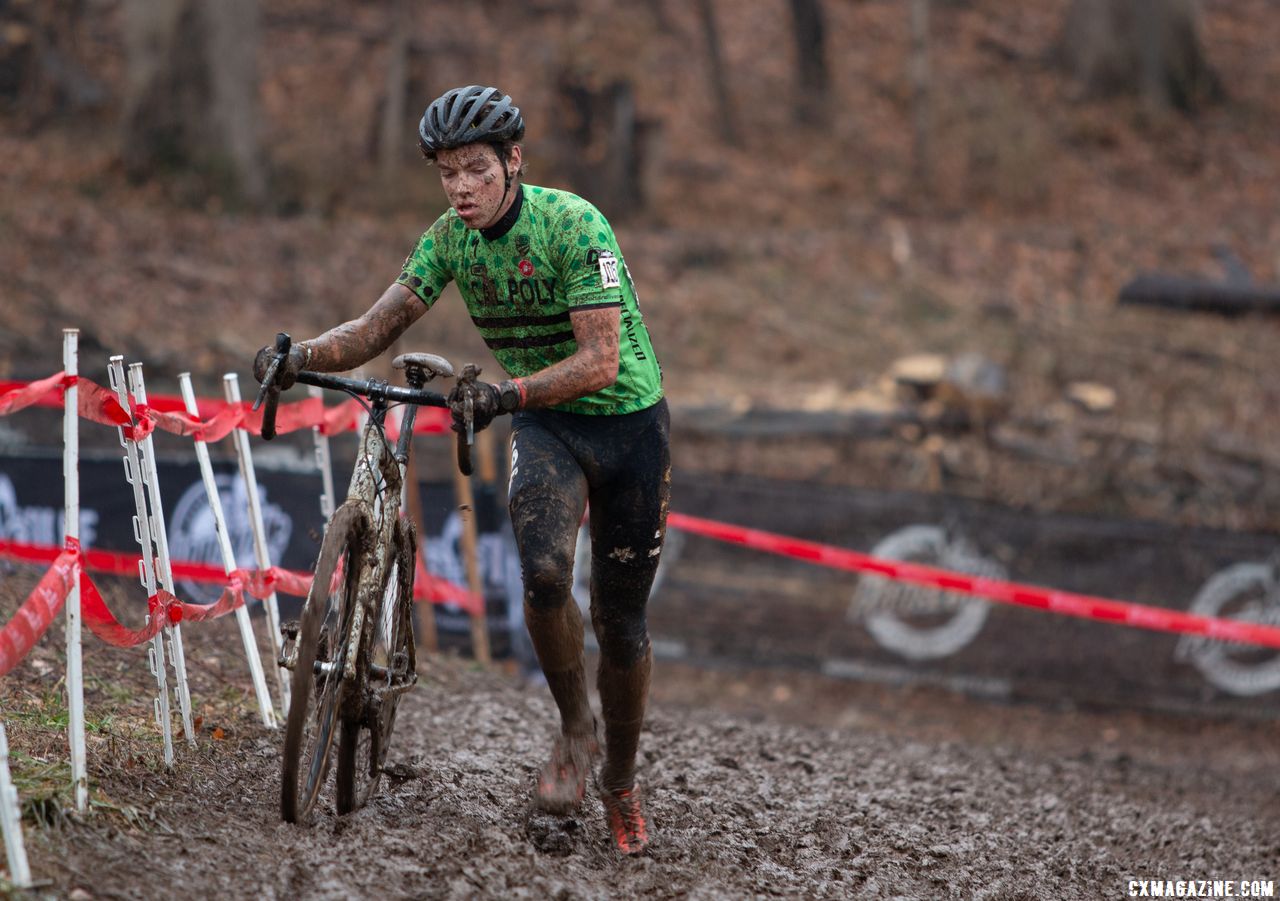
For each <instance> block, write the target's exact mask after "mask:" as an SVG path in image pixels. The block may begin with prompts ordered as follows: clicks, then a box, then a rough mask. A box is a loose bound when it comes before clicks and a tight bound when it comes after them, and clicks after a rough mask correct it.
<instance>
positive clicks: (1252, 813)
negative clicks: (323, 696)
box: [0, 570, 1280, 901]
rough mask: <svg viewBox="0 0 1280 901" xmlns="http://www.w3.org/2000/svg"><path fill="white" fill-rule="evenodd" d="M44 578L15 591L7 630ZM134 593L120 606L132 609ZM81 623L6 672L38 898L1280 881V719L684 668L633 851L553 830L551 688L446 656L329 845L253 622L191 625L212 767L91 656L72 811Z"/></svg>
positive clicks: (107, 657)
mask: <svg viewBox="0 0 1280 901" xmlns="http://www.w3.org/2000/svg"><path fill="white" fill-rule="evenodd" d="M34 578H35V576H34V574H33V573H28V572H26V571H25V570H15V571H10V572H9V573H8V574H7V575H6V576H5V578H4V579H3V580H2V581H0V592H2V593H3V604H0V610H3V612H4V613H5V615H6V616H7V614H8V612H9V611H10V610H11V609H12V607H13V604H14V602H15V598H17V597H20V596H22V593H23V591H24V586H28V585H29V584H30V583H31V582H32V581H33V580H34ZM130 592H132V589H127V590H126V589H124V588H118V589H115V590H112V589H109V602H110V603H112V604H113V605H115V606H117V609H122V610H124V611H127V610H129V609H130V608H129V607H128V604H129V600H128V598H129V596H130ZM57 633H58V628H57V627H55V629H54V630H53V631H52V632H51V633H50V635H49V636H47V637H46V639H45V641H44V642H43V643H42V644H41V645H40V647H39V648H38V649H37V651H36V652H35V654H33V656H32V657H31V658H29V659H28V660H27V662H26V663H24V664H23V665H22V666H21V667H19V668H18V669H17V670H15V671H14V672H13V673H12V674H10V675H9V676H8V677H6V679H5V681H4V683H3V684H4V689H5V690H4V700H3V705H4V708H5V711H4V718H5V721H6V725H7V727H8V729H9V733H10V745H11V747H12V749H13V751H14V762H13V767H14V772H15V778H16V779H17V781H18V785H19V789H20V791H21V792H22V796H23V801H24V803H25V805H26V811H27V819H26V830H27V833H26V834H27V848H28V853H29V855H30V857H31V864H32V869H33V872H34V873H35V875H36V878H38V879H40V880H44V882H45V884H44V886H43V888H41V889H40V890H39V894H41V895H48V896H54V897H74V898H80V899H83V898H91V897H92V898H138V897H142V898H152V897H171V896H173V895H175V894H179V893H187V892H191V891H199V892H201V893H202V894H209V895H217V896H225V897H262V898H347V897H383V898H475V897H480V898H544V897H553V898H603V897H628V896H631V897H659V898H663V897H696V898H742V897H762V896H783V897H829V898H843V897H858V898H988V899H1006V901H1008V899H1022V898H1028V899H1029V898H1041V897H1053V898H1119V897H1126V896H1127V891H1128V888H1127V886H1128V880H1129V879H1133V878H1153V877H1160V878H1170V879H1178V878H1219V879H1240V878H1246V879H1275V878H1277V877H1280V873H1277V869H1280V867H1278V866H1277V863H1276V861H1277V860H1280V804H1277V801H1280V791H1278V789H1277V777H1276V775H1275V774H1276V772H1277V764H1278V763H1280V742H1278V741H1277V738H1280V729H1278V728H1277V724H1276V723H1275V722H1274V721H1267V720H1246V719H1235V720H1218V721H1215V720H1209V719H1205V718H1195V719H1193V718H1179V717H1173V716H1169V715H1157V714H1137V713H1132V712H1124V711H1109V712H1108V711H1087V710H1080V709H1069V708H1063V709H1056V710H1055V709H1048V708H1045V707H1043V706H1029V705H994V704H991V703H990V702H979V701H975V700H972V699H967V698H964V697H962V696H959V695H954V694H950V693H947V692H943V691H940V690H937V689H926V688H913V689H905V688H891V687H885V686H869V685H857V684H853V683H844V682H838V681H833V680H829V679H824V678H822V677H820V676H817V675H813V674H797V673H784V672H780V671H769V670H754V671H748V670H724V669H720V670H716V669H709V668H699V667H693V666H686V665H675V664H660V665H659V668H658V670H657V673H656V677H655V684H654V690H653V705H652V713H651V717H650V720H649V724H648V727H647V731H646V734H645V737H644V744H643V750H642V753H643V763H642V768H641V774H640V775H641V779H642V781H643V784H644V786H645V787H646V790H647V792H648V798H649V810H650V814H651V821H652V822H651V833H652V836H653V842H652V845H651V850H650V852H649V853H648V854H647V855H646V856H645V857H643V858H642V859H637V860H624V859H621V858H619V857H618V856H616V855H615V854H614V853H613V851H612V850H611V848H610V845H609V842H608V840H607V838H606V834H605V830H604V825H603V815H602V813H601V809H600V807H599V805H598V803H596V802H594V801H592V802H589V803H588V804H587V805H586V807H585V808H584V809H583V811H582V813H581V815H580V816H578V817H575V818H572V819H559V818H551V817H545V816H540V815H534V814H532V813H531V811H530V808H529V803H528V798H529V795H530V790H531V787H532V784H533V779H534V773H535V769H536V767H537V765H538V764H539V763H540V762H541V759H542V756H543V754H544V753H545V751H546V750H547V748H548V746H549V742H550V738H551V729H552V722H553V719H552V710H553V708H552V705H551V702H550V700H549V697H548V696H547V695H546V694H545V689H543V688H541V687H540V686H528V685H525V684H522V683H521V682H519V681H518V680H517V679H515V678H514V677H513V676H511V675H509V674H507V673H506V672H504V671H502V670H501V669H500V668H493V669H489V670H484V669H480V668H477V667H476V666H474V665H473V664H470V663H468V662H467V661H464V660H460V659H457V658H446V657H436V658H429V659H428V660H427V661H425V664H424V665H423V666H422V669H423V671H424V679H423V682H422V683H421V684H420V686H419V688H418V689H416V690H415V691H413V692H412V693H410V694H409V695H408V696H407V697H406V698H405V700H404V703H403V704H402V706H401V708H400V718H399V721H398V723H397V730H396V735H395V741H394V744H393V747H392V751H391V765H392V772H393V774H394V775H393V778H389V779H387V780H386V782H385V783H384V786H383V789H382V791H381V793H380V795H379V797H378V798H377V799H376V801H375V802H374V803H373V804H371V805H370V806H369V807H367V808H366V809H364V810H362V811H360V812H358V813H356V814H354V815H352V816H349V817H346V818H341V819H339V818H336V817H335V816H334V815H333V814H332V811H331V810H326V811H325V812H323V813H322V815H321V816H320V817H319V819H318V822H317V823H316V824H315V825H313V826H312V827H310V828H298V827H294V826H288V825H285V824H283V823H281V822H280V820H279V817H278V814H277V796H278V785H279V781H278V780H279V747H280V735H279V733H278V732H270V731H267V730H266V729H264V728H263V727H262V726H261V725H259V723H258V720H257V717H256V714H255V713H254V712H253V710H252V708H251V706H250V698H251V695H250V693H249V685H248V680H247V677H246V676H245V666H244V664H243V660H242V658H241V656H240V653H239V641H238V638H237V636H236V633H235V630H234V626H233V623H232V622H231V621H230V619H224V620H221V621H217V622H214V623H204V624H195V625H193V626H192V627H190V628H188V629H187V631H186V643H187V656H188V659H189V661H191V663H190V666H191V679H192V685H193V692H194V694H195V703H196V708H197V713H198V714H199V716H200V720H199V724H198V731H199V742H198V746H197V748H196V749H194V750H191V749H188V748H187V747H185V746H180V747H179V750H178V754H177V765H176V766H175V767H174V768H173V770H172V771H168V772H166V771H164V769H163V768H162V767H161V766H160V765H159V762H158V761H159V756H160V754H159V741H158V738H157V736H156V732H155V727H154V725H153V724H152V723H151V722H150V720H149V717H148V709H149V701H148V699H147V698H148V696H147V682H146V677H145V672H144V669H143V664H142V655H141V653H140V652H138V651H117V650H113V649H109V648H106V647H105V646H103V645H102V644H101V643H98V642H90V644H89V645H88V648H87V657H86V663H85V668H86V672H87V673H89V675H90V684H89V687H88V689H87V691H88V718H89V722H90V734H89V761H90V775H91V781H92V787H93V795H92V797H93V810H92V813H91V815H89V816H87V817H76V816H72V815H68V814H66V813H65V812H60V811H59V809H58V808H59V807H60V806H61V805H63V804H65V803H66V791H65V787H64V783H63V780H64V779H65V775H66V771H65V768H64V766H63V765H62V764H61V761H63V760H65V744H64V740H63V738H62V733H61V731H60V730H61V727H62V724H63V722H65V719H64V717H63V715H62V714H61V712H60V704H61V701H60V698H59V694H60V691H59V685H58V679H59V670H60V666H61V661H60V659H59V654H58V651H57V649H58V648H59V647H60V645H61V636H60V635H59V634H57Z"/></svg>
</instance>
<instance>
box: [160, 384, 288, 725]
mask: <svg viewBox="0 0 1280 901" xmlns="http://www.w3.org/2000/svg"><path fill="white" fill-rule="evenodd" d="M178 386H179V387H180V388H181V389H182V401H183V403H184V404H186V407H187V412H188V413H190V414H191V415H192V416H199V415H200V411H199V408H198V407H197V406H196V395H195V392H194V391H192V390H191V373H189V372H184V373H181V374H180V375H179V376H178ZM195 444H196V460H197V462H199V464H200V477H201V478H202V479H203V480H204V493H205V496H206V497H207V498H208V500H209V510H210V512H212V513H213V524H214V528H215V529H216V530H217V533H218V549H219V551H220V552H221V553H222V569H223V571H224V572H225V573H226V574H227V575H228V576H229V575H231V574H232V573H233V572H235V571H236V552H235V551H234V550H233V549H232V547H231V534H230V533H229V532H228V531H227V517H226V516H225V515H224V514H223V512H222V498H221V497H220V496H219V495H218V483H217V482H216V481H214V478H213V464H212V463H211V462H210V461H209V446H208V445H207V444H206V443H205V442H203V441H201V440H200V439H199V438H197V439H195ZM236 625H237V626H239V627H240V640H241V642H242V643H243V644H244V655H245V657H246V658H247V659H248V661H249V673H250V675H251V676H252V677H253V691H254V694H255V695H257V698H258V711H259V713H261V714H262V724H263V725H264V726H266V727H267V728H269V729H274V728H275V726H276V714H275V709H274V708H273V707H272V706H271V695H270V693H269V692H268V691H267V680H266V678H264V676H263V675H262V659H261V658H260V657H259V656H258V639H257V638H256V637H255V636H254V634H253V622H252V621H251V620H250V619H249V611H248V610H246V609H245V608H244V607H237V608H236Z"/></svg>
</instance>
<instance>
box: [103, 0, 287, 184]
mask: <svg viewBox="0 0 1280 901" xmlns="http://www.w3.org/2000/svg"><path fill="white" fill-rule="evenodd" d="M124 27H125V49H126V53H127V57H128V58H127V71H126V81H125V95H124V104H123V108H124V109H123V121H122V142H121V156H122V159H123V161H124V164H125V168H126V171H128V172H129V174H130V175H131V176H132V177H134V178H139V179H142V178H146V177H149V176H150V175H152V174H153V173H154V171H155V170H156V168H158V167H170V168H193V169H196V170H199V171H201V172H202V173H203V174H204V175H205V176H206V177H207V178H208V179H209V180H210V182H211V185H210V187H211V189H212V190H214V191H221V192H222V193H227V194H230V195H233V196H238V197H240V198H243V199H245V200H247V201H249V202H250V203H255V204H256V203H260V202H261V201H263V200H264V199H265V195H266V170H265V167H264V163H263V159H262V153H261V143H260V136H259V132H258V77H257V53H258V43H259V18H258V0H126V2H125V4H124Z"/></svg>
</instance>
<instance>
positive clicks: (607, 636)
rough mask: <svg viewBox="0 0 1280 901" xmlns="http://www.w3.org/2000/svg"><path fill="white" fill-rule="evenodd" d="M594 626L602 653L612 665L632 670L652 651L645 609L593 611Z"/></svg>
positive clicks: (603, 657)
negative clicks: (650, 649)
mask: <svg viewBox="0 0 1280 901" xmlns="http://www.w3.org/2000/svg"><path fill="white" fill-rule="evenodd" d="M591 622H592V625H593V626H594V627H595V631H596V641H597V642H598V643H599V645H600V656H601V658H602V659H603V660H607V661H608V662H609V664H610V665H611V666H615V667H618V668H619V669H628V668H630V667H632V666H634V665H635V664H636V663H638V662H639V661H640V660H641V659H643V658H644V656H645V655H646V654H647V653H648V652H649V628H648V623H647V621H646V619H645V615H644V608H643V607H642V608H640V609H639V610H635V611H616V610H615V611H612V612H609V611H605V612H603V613H602V612H600V611H599V610H593V611H592V616H591Z"/></svg>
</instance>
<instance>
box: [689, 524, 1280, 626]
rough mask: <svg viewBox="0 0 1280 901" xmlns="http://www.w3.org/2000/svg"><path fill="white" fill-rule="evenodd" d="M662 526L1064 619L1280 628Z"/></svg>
mask: <svg viewBox="0 0 1280 901" xmlns="http://www.w3.org/2000/svg"><path fill="white" fill-rule="evenodd" d="M667 523H668V524H669V525H670V526H672V527H674V528H677V529H680V530H682V531H685V532H690V533H692V534H694V535H703V536H705V537H707V538H714V539H715V540H717V541H725V542H728V543H730V544H740V545H742V546H744V547H749V548H752V549H754V550H758V551H764V552H766V553H770V554H778V555H780V556H783V557H790V558H792V559H794V560H803V561H805V562H806V563H816V564H818V565H819V566H828V567H831V568H833V569H842V570H847V571H849V572H858V573H867V574H871V575H876V576H883V577H885V578H888V579H894V580H897V581H899V582H910V583H913V584H915V585H924V586H927V587H929V588H942V589H945V590H947V591H958V592H961V593H963V594H970V595H974V596H976V597H982V598H986V599H987V600H990V601H996V602H998V603H1001V604H1013V605H1016V606H1020V607H1030V608H1032V609H1036V610H1047V611H1049V612H1051V613H1060V614H1062V615H1064V616H1075V617H1081V618H1084V619H1093V620H1098V621H1100V622H1107V623H1115V624H1117V625H1122V626H1131V627H1134V628H1138V629H1150V630H1152V631H1156V632H1175V633H1179V634H1184V635H1203V636H1205V637H1207V638H1218V639H1222V640H1226V641H1238V642H1242V643H1244V644H1256V645H1264V646H1266V647H1272V648H1280V628H1277V627H1275V626H1266V625H1262V624H1259V623H1250V622H1244V621H1242V620H1235V619H1219V618H1216V617H1210V616H1200V615H1199V614H1195V613H1185V612H1182V611H1179V610H1167V609H1165V608H1163V607H1152V606H1149V605H1146V604H1134V603H1132V602H1129V601H1115V600H1111V599H1110V598H1100V597H1093V596H1090V595H1083V594H1074V593H1072V592H1069V591H1054V590H1051V589H1046V588H1041V587H1039V586H1036V585H1024V584H1021V583H1018V582H1005V581H1001V580H999V579H986V578H980V577H978V576H969V575H965V574H964V573H955V572H949V571H947V570H944V569H937V568H935V567H932V566H924V565H922V564H919V563H903V562H900V561H897V560H882V559H878V558H876V557H872V556H870V555H868V554H860V553H858V552H857V551H851V550H847V549H845V548H840V547H833V546H831V545H826V544H819V543H817V542H813V541H802V540H800V539H797V538H788V537H787V536H785V535H777V534H774V533H772V532H762V531H759V530H757V529H745V528H742V527H741V526H731V525H727V524H725V523H719V522H715V521H714V520H710V519H701V518H698V517H696V516H686V515H684V514H682V513H672V514H670V515H669V516H668V517H667Z"/></svg>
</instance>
